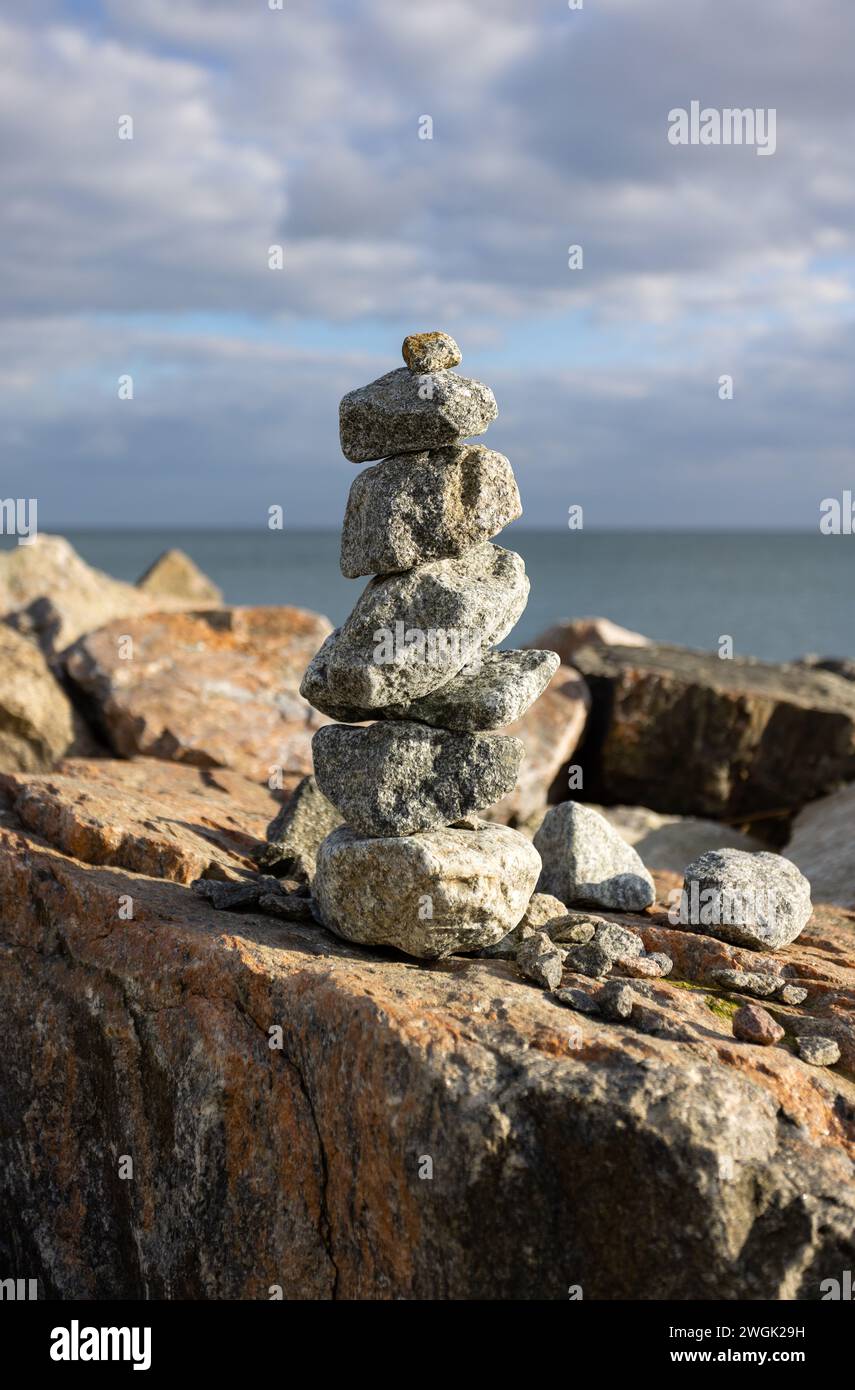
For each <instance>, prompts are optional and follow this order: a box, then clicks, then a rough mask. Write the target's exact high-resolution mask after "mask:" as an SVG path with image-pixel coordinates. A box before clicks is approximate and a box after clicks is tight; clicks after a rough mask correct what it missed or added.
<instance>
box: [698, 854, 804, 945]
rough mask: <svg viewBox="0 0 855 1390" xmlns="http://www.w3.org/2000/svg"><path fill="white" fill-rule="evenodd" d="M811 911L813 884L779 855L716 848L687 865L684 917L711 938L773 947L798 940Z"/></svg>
mask: <svg viewBox="0 0 855 1390" xmlns="http://www.w3.org/2000/svg"><path fill="white" fill-rule="evenodd" d="M810 915H811V900H810V884H809V883H808V881H807V879H806V878H805V876H804V874H802V873H801V872H800V871H799V870H798V869H797V868H796V866H795V864H793V863H791V862H790V860H789V859H783V858H782V857H781V855H780V854H769V853H767V852H765V851H764V852H763V853H761V854H746V853H745V852H744V851H743V850H738V849H714V850H708V851H707V853H706V854H702V855H701V856H700V858H699V859H696V860H694V862H693V863H691V864H690V865H689V866H688V868H687V869H686V872H685V876H684V881H683V900H682V908H681V918H680V920H681V922H682V920H683V916H686V917H687V918H688V922H689V924H690V925H692V926H695V927H696V928H698V929H699V930H700V931H702V932H704V933H705V934H706V935H707V936H715V937H718V938H720V939H721V940H722V941H730V942H734V943H735V944H736V945H739V946H751V947H754V948H756V949H759V950H763V951H775V950H778V949H779V948H780V947H781V946H786V945H788V944H789V942H791V941H795V939H796V937H797V936H798V935H799V933H800V932H801V930H802V929H803V927H805V926H806V925H807V922H808V921H809V919H810Z"/></svg>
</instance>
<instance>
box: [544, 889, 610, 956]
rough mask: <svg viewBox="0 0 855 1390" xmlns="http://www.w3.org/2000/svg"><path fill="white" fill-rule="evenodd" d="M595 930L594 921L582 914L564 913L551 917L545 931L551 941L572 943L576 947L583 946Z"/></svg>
mask: <svg viewBox="0 0 855 1390" xmlns="http://www.w3.org/2000/svg"><path fill="white" fill-rule="evenodd" d="M544 896H545V895H544ZM596 929H597V922H596V919H595V918H591V917H586V916H585V914H584V913H583V912H565V913H564V915H563V916H562V917H553V918H552V919H551V920H550V921H549V922H548V923H547V925H546V931H548V933H549V935H550V936H551V938H552V940H553V941H562V942H563V941H572V942H573V943H574V944H575V945H577V946H585V945H586V944H587V943H588V942H589V941H590V940H591V939H592V937H593V935H594V932H595V931H596Z"/></svg>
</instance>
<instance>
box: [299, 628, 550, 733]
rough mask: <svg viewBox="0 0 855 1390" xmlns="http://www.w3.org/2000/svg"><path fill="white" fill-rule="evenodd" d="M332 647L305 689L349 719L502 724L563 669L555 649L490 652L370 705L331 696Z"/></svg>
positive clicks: (321, 655)
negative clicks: (440, 679)
mask: <svg viewBox="0 0 855 1390" xmlns="http://www.w3.org/2000/svg"><path fill="white" fill-rule="evenodd" d="M328 651H329V648H328V647H327V648H326V650H325V647H322V648H321V650H320V651H319V652H318V653H317V655H316V656H315V657H314V659H313V661H312V662H311V665H310V667H309V670H308V671H307V672H306V677H305V679H304V681H303V694H304V695H305V697H306V699H307V700H308V701H309V702H310V704H312V705H314V707H315V709H319V710H321V711H322V713H324V714H328V715H329V716H330V717H331V718H332V719H338V720H339V721H340V722H341V723H344V724H361V723H363V722H364V721H366V720H369V719H413V720H416V721H418V722H419V723H421V724H432V725H434V726H435V727H436V728H439V729H457V730H459V731H461V732H476V731H479V730H480V731H481V732H484V731H485V730H488V729H501V728H504V726H505V725H506V724H513V723H515V722H516V720H517V719H519V718H521V716H522V715H523V714H524V713H525V711H526V710H527V709H528V708H529V706H530V705H532V704H534V702H535V700H536V699H537V698H538V696H540V695H541V694H542V693H543V691H544V690H545V689H546V687H547V685H548V684H549V682H550V680H551V679H552V677H553V675H554V674H555V672H556V670H557V669H558V667H557V662H558V658H557V656H556V655H555V653H554V652H537V651H492V652H487V653H486V654H485V655H484V657H483V658H482V660H481V664H480V666H479V667H478V669H476V670H474V671H460V672H459V673H458V674H457V675H456V676H452V678H451V680H450V681H449V682H448V683H447V685H443V686H441V687H440V688H439V690H434V691H432V692H431V694H430V695H422V696H420V697H419V698H418V699H416V700H410V701H407V702H404V703H401V704H392V705H385V706H384V707H383V708H382V709H379V710H378V709H374V710H370V709H364V708H360V707H359V706H357V705H346V704H341V703H340V702H338V701H336V700H333V699H331V698H330V694H329V686H328V682H327V678H326V664H327V653H328Z"/></svg>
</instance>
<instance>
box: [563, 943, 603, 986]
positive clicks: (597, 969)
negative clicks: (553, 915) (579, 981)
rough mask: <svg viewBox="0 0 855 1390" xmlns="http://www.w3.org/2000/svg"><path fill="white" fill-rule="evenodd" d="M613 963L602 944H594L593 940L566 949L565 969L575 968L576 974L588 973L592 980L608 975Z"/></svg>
mask: <svg viewBox="0 0 855 1390" xmlns="http://www.w3.org/2000/svg"><path fill="white" fill-rule="evenodd" d="M613 964H614V961H613V958H612V957H611V956H610V955H609V953H608V951H604V950H603V948H602V946H595V945H594V943H593V941H590V942H589V943H588V944H587V945H586V946H584V945H583V946H570V947H569V948H568V951H567V960H566V965H567V969H568V970H575V971H576V973H577V975H590V977H591V978H592V979H594V980H599V979H602V978H603V976H605V975H608V973H609V971H610V970H611V968H612V965H613Z"/></svg>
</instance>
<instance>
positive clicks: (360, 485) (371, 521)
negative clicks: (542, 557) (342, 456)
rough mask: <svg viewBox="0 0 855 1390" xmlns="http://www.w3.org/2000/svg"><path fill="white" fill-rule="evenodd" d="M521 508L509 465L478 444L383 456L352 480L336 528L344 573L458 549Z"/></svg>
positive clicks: (383, 569) (404, 565) (352, 575)
mask: <svg viewBox="0 0 855 1390" xmlns="http://www.w3.org/2000/svg"><path fill="white" fill-rule="evenodd" d="M518 516H522V503H521V502H520V495H519V491H518V489H517V485H516V480H515V479H514V475H513V471H512V469H511V465H510V464H509V463H508V460H507V459H506V458H505V456H504V455H503V454H497V453H495V452H494V451H493V450H492V449H485V448H483V447H482V446H481V445H480V444H471V445H467V446H464V447H462V448H448V449H432V450H429V451H426V452H423V453H419V454H399V455H397V456H396V457H395V458H389V459H385V460H384V461H383V463H377V464H375V465H374V467H373V468H366V469H365V472H364V473H360V474H359V477H358V478H356V480H355V481H354V483H353V486H352V487H351V489H350V496H349V498H348V501H347V511H346V512H345V517H344V528H343V530H342V536H341V572H342V574H344V575H346V576H347V578H348V579H357V578H358V577H359V576H360V575H362V574H387V573H391V572H392V571H395V570H408V569H412V568H413V566H414V565H421V564H424V563H425V561H427V560H439V559H443V558H444V557H446V556H452V555H461V554H462V553H463V551H464V550H470V549H471V548H472V546H473V545H480V544H483V542H484V541H488V540H489V539H490V537H491V536H495V535H497V534H498V532H499V531H501V530H502V527H503V526H507V525H508V523H509V522H511V521H514V520H516V518H517V517H518Z"/></svg>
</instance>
